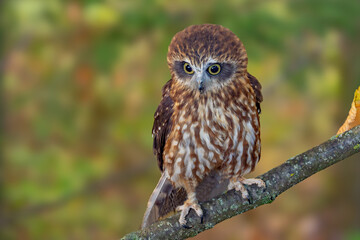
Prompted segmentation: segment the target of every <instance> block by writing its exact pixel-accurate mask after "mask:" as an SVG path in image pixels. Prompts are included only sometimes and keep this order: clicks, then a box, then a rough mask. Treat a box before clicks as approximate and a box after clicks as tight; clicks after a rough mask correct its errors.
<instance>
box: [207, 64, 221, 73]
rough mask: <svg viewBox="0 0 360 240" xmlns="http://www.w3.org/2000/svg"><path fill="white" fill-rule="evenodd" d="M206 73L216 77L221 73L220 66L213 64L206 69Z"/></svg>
mask: <svg viewBox="0 0 360 240" xmlns="http://www.w3.org/2000/svg"><path fill="white" fill-rule="evenodd" d="M207 71H208V73H210V74H211V75H217V74H219V73H220V71H221V67H220V64H217V63H216V64H213V65H211V66H210V67H208V69H207Z"/></svg>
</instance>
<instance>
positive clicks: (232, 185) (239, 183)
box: [228, 177, 266, 199]
mask: <svg viewBox="0 0 360 240" xmlns="http://www.w3.org/2000/svg"><path fill="white" fill-rule="evenodd" d="M244 184H246V185H252V184H256V185H257V186H258V187H266V185H265V182H264V181H263V180H261V179H258V178H248V179H246V178H243V177H232V178H230V181H229V185H228V190H231V189H235V190H236V191H240V192H241V196H242V198H243V199H248V198H249V193H248V191H247V190H246V188H245V187H244Z"/></svg>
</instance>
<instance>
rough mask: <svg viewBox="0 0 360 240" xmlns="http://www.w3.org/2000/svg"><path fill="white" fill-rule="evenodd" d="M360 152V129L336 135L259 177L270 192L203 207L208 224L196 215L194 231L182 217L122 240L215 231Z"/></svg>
mask: <svg viewBox="0 0 360 240" xmlns="http://www.w3.org/2000/svg"><path fill="white" fill-rule="evenodd" d="M359 151H360V126H357V127H355V128H353V129H351V130H349V131H347V132H345V133H343V134H341V135H336V136H334V137H332V138H331V139H330V140H328V141H326V142H325V143H322V144H320V145H319V146H317V147H314V148H313V149H310V150H308V151H306V152H304V153H302V154H299V155H297V156H295V157H293V158H290V159H289V160H287V161H286V162H285V163H283V164H282V165H280V166H278V167H276V168H273V169H272V170H270V171H268V172H267V173H265V174H263V175H261V176H259V178H261V179H263V180H264V181H265V182H266V189H261V188H258V187H256V186H249V187H248V191H249V194H250V196H251V199H250V201H248V200H243V199H242V198H241V194H239V193H237V192H234V191H233V190H232V191H229V192H227V193H225V194H223V195H221V196H219V197H216V198H214V199H212V200H210V201H208V202H205V203H202V204H201V206H202V209H203V210H204V213H205V219H204V223H203V224H202V223H200V219H199V217H197V216H196V215H195V213H194V212H193V211H191V212H190V214H189V216H188V221H187V222H188V225H189V226H192V228H190V229H185V228H183V227H182V226H180V224H179V222H178V219H179V214H176V215H174V216H171V217H169V218H166V219H164V220H161V221H158V222H156V223H154V224H152V225H151V226H149V227H148V228H146V229H142V230H139V231H136V232H132V233H129V234H127V235H126V236H124V237H123V238H122V239H185V238H188V237H193V236H195V235H197V234H198V233H200V232H202V231H205V230H206V229H210V228H212V227H214V226H215V225H216V224H217V223H219V222H222V221H224V220H226V219H228V218H231V217H233V216H235V215H238V214H241V213H243V212H246V211H249V210H251V209H254V208H256V207H258V206H261V205H263V204H266V203H271V202H272V201H274V200H275V198H276V197H277V196H279V195H280V194H281V193H282V192H284V191H286V190H287V189H289V188H291V187H292V186H294V185H296V184H297V183H299V182H301V181H303V180H304V179H306V178H308V177H310V176H311V175H313V174H315V173H317V172H319V171H321V170H323V169H325V168H327V167H329V166H331V165H333V164H334V163H337V162H339V161H341V160H343V159H345V158H347V157H349V156H351V155H353V154H355V153H358V152H359Z"/></svg>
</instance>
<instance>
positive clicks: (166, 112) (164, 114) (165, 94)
mask: <svg viewBox="0 0 360 240" xmlns="http://www.w3.org/2000/svg"><path fill="white" fill-rule="evenodd" d="M171 84H172V80H171V79H170V80H169V81H168V82H167V83H166V84H165V85H164V87H163V89H162V99H161V101H160V104H159V106H158V108H157V109H156V112H155V115H154V125H153V129H152V134H153V138H154V139H153V151H154V154H155V156H156V158H157V162H158V166H159V168H160V170H161V171H163V162H164V160H163V151H164V147H165V143H166V139H167V137H168V135H169V133H170V130H171V126H172V122H171V116H172V114H173V112H174V110H173V107H174V101H173V100H172V99H171V97H170V89H171Z"/></svg>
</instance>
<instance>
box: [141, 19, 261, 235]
mask: <svg viewBox="0 0 360 240" xmlns="http://www.w3.org/2000/svg"><path fill="white" fill-rule="evenodd" d="M167 63H168V66H169V69H170V72H171V79H170V80H169V81H168V82H167V83H166V84H165V86H164V87H163V89H162V99H161V102H160V104H159V106H158V108H157V110H156V112H155V115H154V125H153V130H152V134H153V150H154V154H155V155H156V158H157V162H158V166H159V168H160V170H161V172H162V175H161V178H160V180H159V182H158V184H157V186H156V188H155V190H154V191H153V193H152V195H151V197H150V199H149V202H148V206H147V209H146V212H145V215H144V219H143V223H142V228H145V227H146V226H148V225H150V224H151V223H153V222H155V221H156V220H158V219H159V218H161V217H163V216H165V215H167V214H168V213H170V212H173V211H174V210H177V211H180V212H181V214H180V218H179V223H180V224H181V225H182V226H184V227H187V225H186V219H185V217H186V216H187V214H188V213H189V211H190V210H191V209H193V210H194V211H195V212H196V214H197V215H198V216H199V217H201V219H202V217H203V211H202V208H201V206H200V204H199V202H202V201H206V200H209V199H211V198H213V197H214V196H216V195H219V194H221V193H223V192H224V191H226V190H231V189H235V190H236V191H240V192H241V195H242V197H243V198H248V192H247V190H246V188H245V187H244V184H256V185H258V186H259V187H265V183H264V182H263V181H262V180H260V179H245V178H244V177H243V176H244V175H246V174H247V173H249V172H251V171H253V170H254V168H255V166H256V164H257V163H258V162H259V159H260V151H261V144H260V122H259V114H260V111H261V110H260V102H261V101H262V100H263V97H262V94H261V85H260V83H259V81H258V80H257V79H256V78H255V77H254V76H252V75H251V74H249V73H248V72H247V63H248V57H247V54H246V50H245V48H244V45H243V44H242V42H241V41H240V40H239V38H238V37H237V36H236V35H235V34H234V33H233V32H231V31H230V30H229V29H227V28H225V27H223V26H220V25H213V24H203V25H193V26H190V27H187V28H185V29H184V30H183V31H181V32H178V33H177V34H176V35H175V36H174V37H173V39H172V41H171V43H170V45H169V48H168V54H167Z"/></svg>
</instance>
